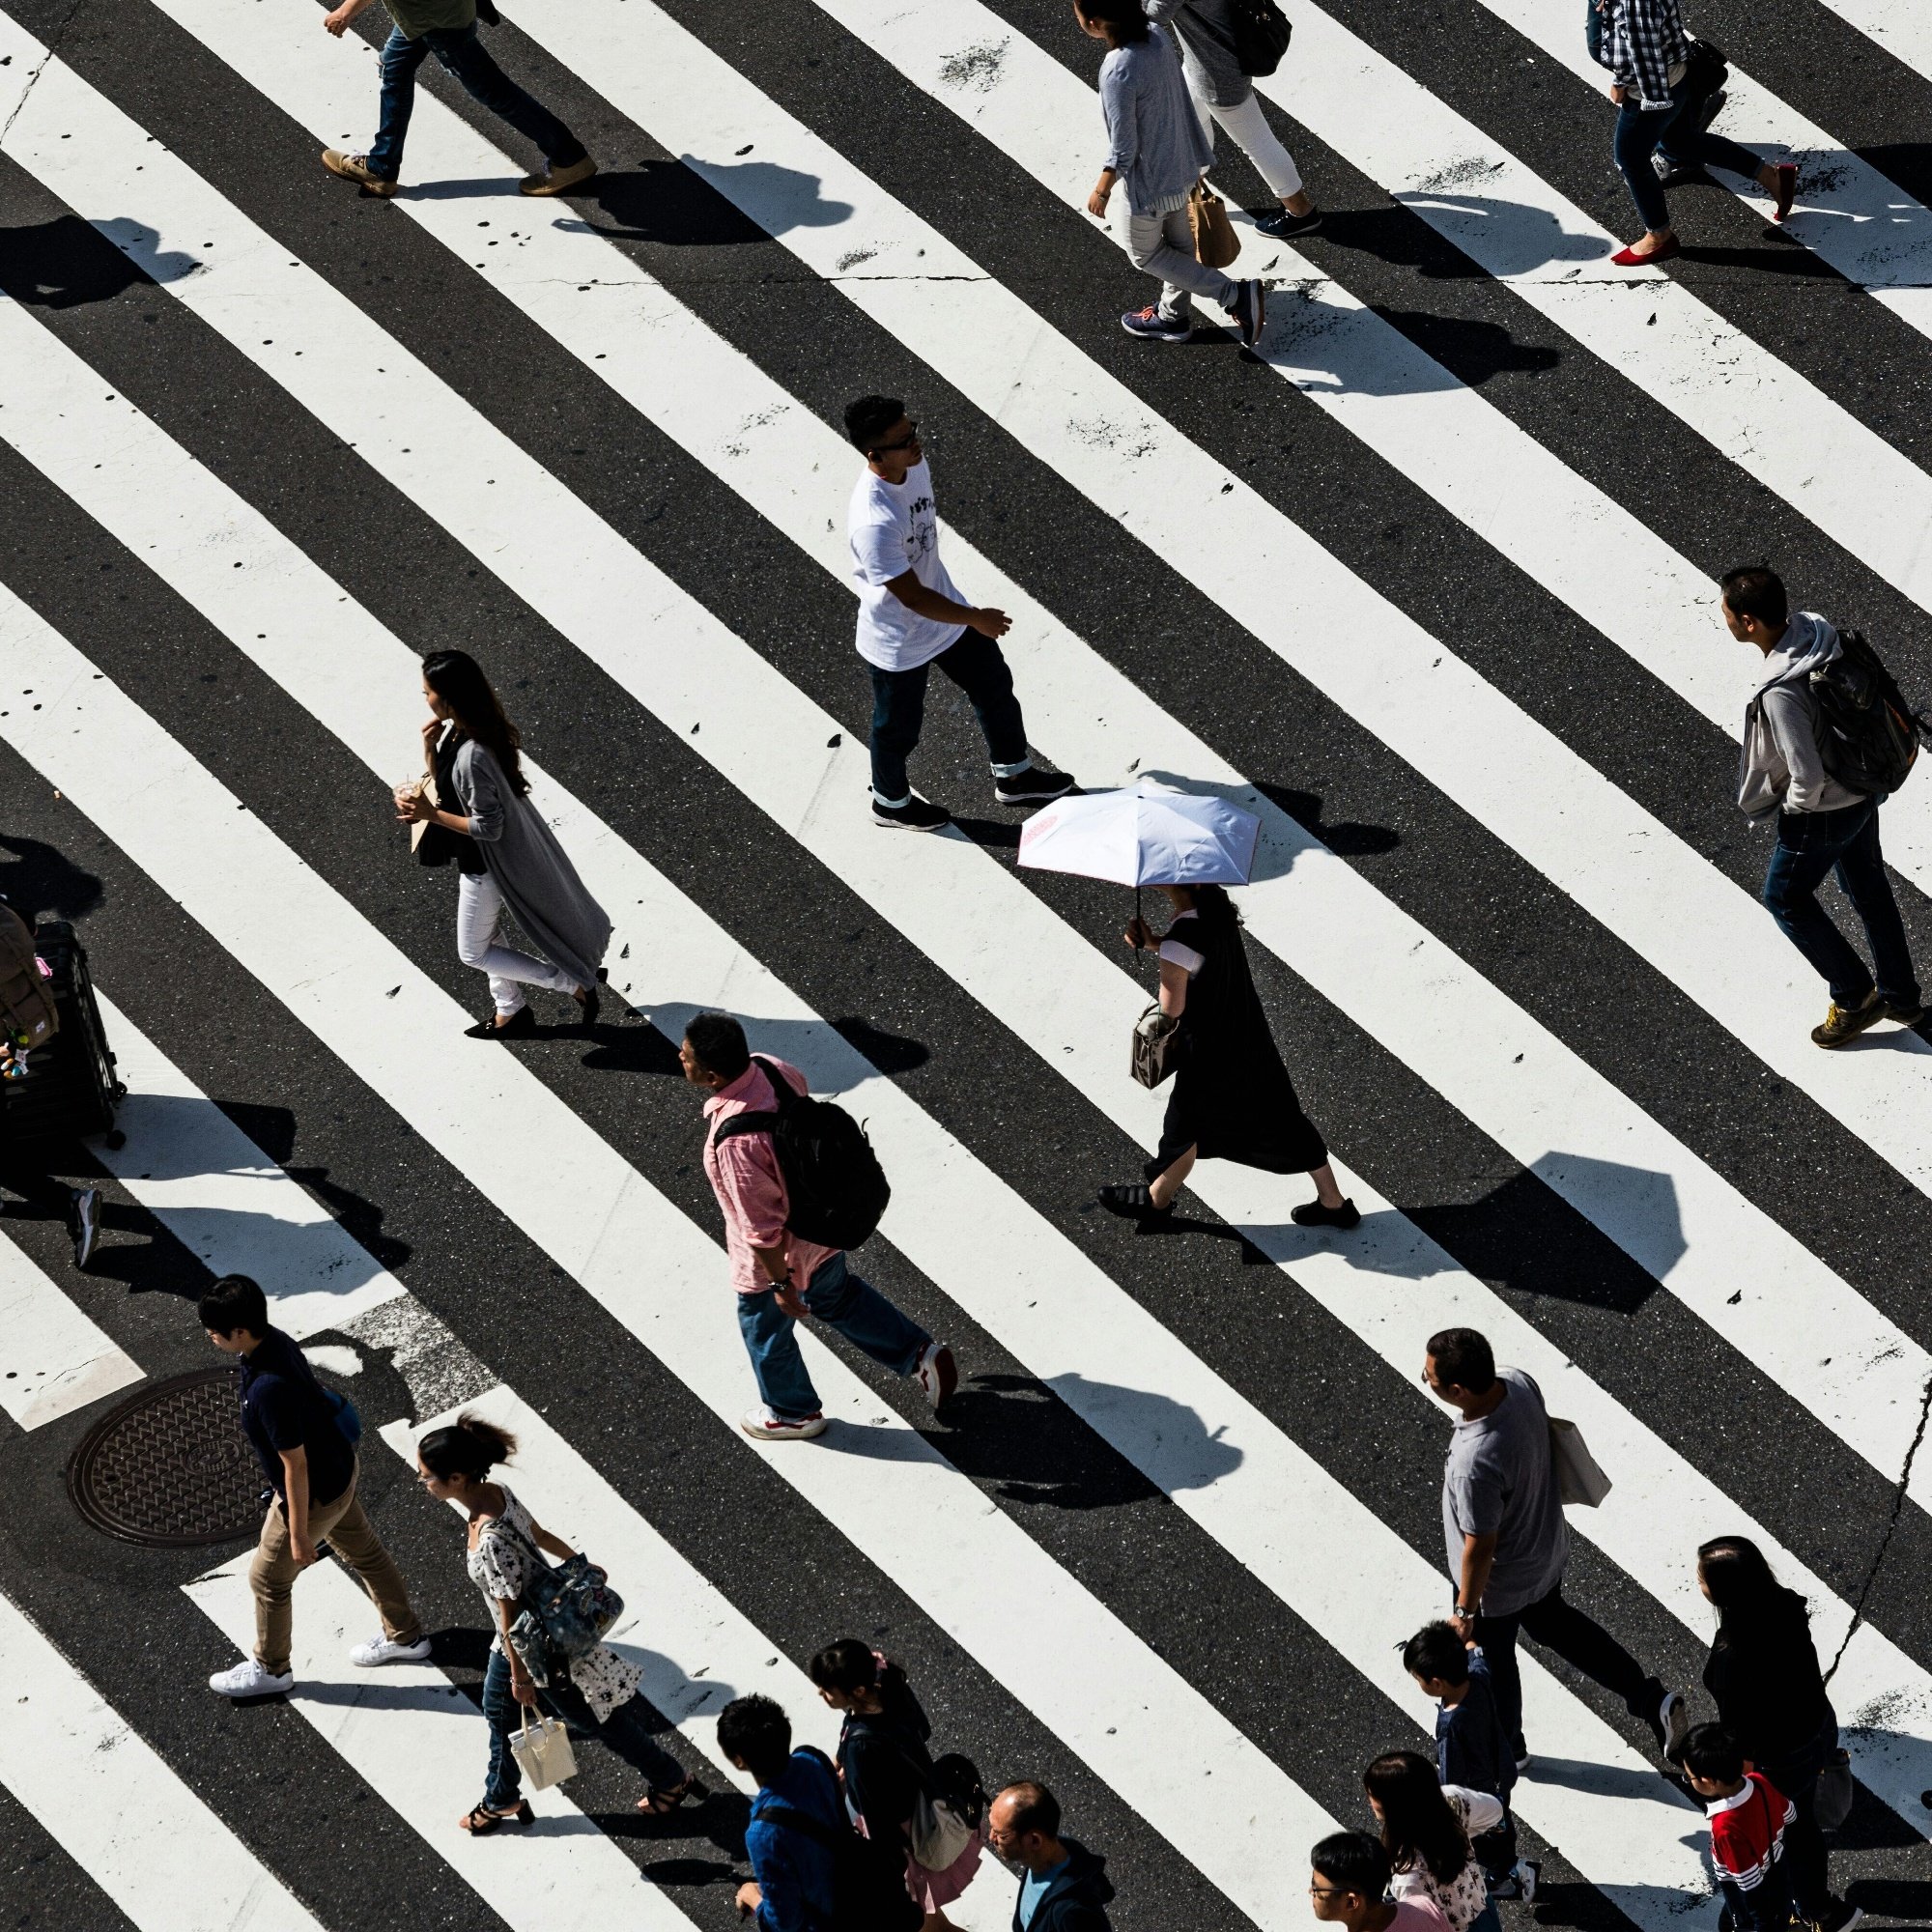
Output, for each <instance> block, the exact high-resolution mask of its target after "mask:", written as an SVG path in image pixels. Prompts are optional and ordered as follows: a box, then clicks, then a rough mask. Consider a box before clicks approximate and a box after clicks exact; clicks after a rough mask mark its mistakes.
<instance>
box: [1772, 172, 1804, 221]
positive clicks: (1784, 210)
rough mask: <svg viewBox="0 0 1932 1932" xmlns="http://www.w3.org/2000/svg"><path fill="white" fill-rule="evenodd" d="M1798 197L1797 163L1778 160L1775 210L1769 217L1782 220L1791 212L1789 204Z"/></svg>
mask: <svg viewBox="0 0 1932 1932" xmlns="http://www.w3.org/2000/svg"><path fill="white" fill-rule="evenodd" d="M1797 199H1798V163H1797V162H1796V161H1779V162H1778V164H1777V212H1776V213H1775V214H1774V215H1773V216H1772V217H1771V218H1772V219H1773V220H1774V221H1782V220H1783V219H1784V217H1785V216H1786V215H1787V214H1789V213H1791V204H1792V203H1793V202H1794V201H1796V200H1797Z"/></svg>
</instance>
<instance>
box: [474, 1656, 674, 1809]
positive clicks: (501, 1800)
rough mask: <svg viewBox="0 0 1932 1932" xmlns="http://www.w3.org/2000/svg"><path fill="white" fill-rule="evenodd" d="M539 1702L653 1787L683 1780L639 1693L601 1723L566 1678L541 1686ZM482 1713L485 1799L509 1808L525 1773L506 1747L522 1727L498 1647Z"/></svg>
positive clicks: (488, 1673)
mask: <svg viewBox="0 0 1932 1932" xmlns="http://www.w3.org/2000/svg"><path fill="white" fill-rule="evenodd" d="M537 1704H538V1707H539V1708H540V1709H541V1710H542V1711H543V1713H544V1715H545V1716H546V1717H550V1718H557V1719H561V1720H562V1721H563V1722H564V1723H565V1724H567V1725H568V1726H569V1727H570V1735H571V1737H572V1738H573V1739H578V1738H591V1737H594V1738H598V1739H601V1740H602V1741H603V1742H604V1743H605V1744H607V1745H609V1746H610V1747H611V1749H612V1750H613V1751H615V1752H616V1753H617V1755H618V1756H619V1757H620V1758H622V1759H623V1760H624V1762H625V1763H626V1764H628V1765H631V1766H633V1767H634V1768H635V1769H636V1770H638V1771H639V1772H641V1773H642V1774H643V1778H644V1782H645V1784H646V1785H648V1786H649V1787H650V1789H652V1790H653V1791H668V1790H669V1789H670V1788H671V1787H672V1786H673V1785H678V1784H682V1783H683V1782H684V1767H683V1766H682V1765H681V1764H679V1763H678V1761H677V1760H676V1758H674V1757H672V1756H671V1754H670V1752H669V1751H668V1750H666V1749H665V1747H663V1746H662V1745H661V1744H659V1743H658V1741H657V1739H656V1738H654V1737H653V1736H652V1735H651V1717H650V1712H649V1711H648V1710H647V1709H646V1708H645V1705H644V1700H643V1699H642V1698H641V1697H633V1698H632V1699H631V1701H630V1702H629V1703H628V1704H619V1705H618V1706H617V1708H616V1709H615V1710H614V1711H612V1712H611V1715H610V1717H609V1718H608V1719H606V1720H605V1721H604V1722H603V1723H601V1724H600V1723H599V1722H598V1721H597V1719H596V1718H595V1717H594V1716H593V1715H592V1714H591V1710H590V1706H589V1705H588V1704H587V1703H585V1702H584V1699H583V1693H582V1691H581V1690H579V1689H578V1688H577V1686H576V1685H574V1684H572V1683H571V1682H570V1681H569V1680H568V1679H567V1678H566V1679H565V1680H563V1681H562V1682H561V1683H557V1684H552V1685H550V1686H548V1687H544V1686H539V1687H538V1690H537ZM483 1716H484V1718H485V1719H486V1720H487V1721H488V1723H489V1726H490V1777H489V1781H488V1783H487V1784H485V1786H484V1787H483V1802H484V1804H487V1805H489V1807H490V1808H491V1810H493V1811H507V1810H509V1809H510V1807H511V1806H512V1805H513V1804H516V1802H517V1794H518V1793H519V1792H520V1791H522V1789H523V1788H524V1774H523V1773H522V1772H521V1771H519V1770H518V1769H517V1760H516V1757H515V1755H514V1754H513V1753H512V1752H511V1749H510V1738H511V1735H512V1733H513V1732H515V1731H518V1730H520V1729H521V1728H522V1727H523V1722H524V1712H523V1706H522V1705H521V1704H519V1703H518V1702H517V1700H516V1699H515V1698H514V1697H513V1696H511V1694H510V1661H509V1659H508V1658H506V1657H505V1656H504V1655H503V1653H502V1652H501V1651H500V1650H493V1651H492V1652H491V1653H490V1664H489V1667H488V1669H486V1670H485V1671H484V1673H483Z"/></svg>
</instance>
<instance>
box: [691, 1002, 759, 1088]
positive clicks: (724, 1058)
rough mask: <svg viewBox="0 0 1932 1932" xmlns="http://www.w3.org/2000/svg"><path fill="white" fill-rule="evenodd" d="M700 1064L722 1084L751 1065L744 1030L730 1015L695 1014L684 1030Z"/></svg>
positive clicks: (733, 1078) (750, 1055)
mask: <svg viewBox="0 0 1932 1932" xmlns="http://www.w3.org/2000/svg"><path fill="white" fill-rule="evenodd" d="M684 1037H685V1038H686V1039H688V1040H689V1041H690V1042H691V1050H692V1052H693V1053H695V1054H696V1056H697V1059H698V1064H699V1065H701V1066H703V1067H704V1069H705V1070H706V1071H707V1072H710V1073H715V1074H717V1076H718V1077H719V1079H721V1080H735V1079H737V1077H738V1076H739V1074H741V1073H742V1072H744V1070H745V1069H746V1067H748V1066H749V1065H751V1064H752V1049H751V1048H750V1047H749V1046H747V1045H746V1044H745V1029H744V1028H743V1027H741V1026H740V1025H739V1024H738V1022H737V1021H736V1020H734V1019H733V1018H732V1017H731V1015H730V1014H729V1013H693V1014H692V1016H691V1023H690V1025H688V1026H687V1027H686V1028H685V1030H684Z"/></svg>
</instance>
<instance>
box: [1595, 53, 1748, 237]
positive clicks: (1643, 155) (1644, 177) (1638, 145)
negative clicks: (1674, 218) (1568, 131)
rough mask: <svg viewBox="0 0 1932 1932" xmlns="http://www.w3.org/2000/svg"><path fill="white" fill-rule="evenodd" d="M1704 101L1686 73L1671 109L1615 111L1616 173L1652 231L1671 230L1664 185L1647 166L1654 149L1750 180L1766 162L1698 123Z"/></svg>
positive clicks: (1693, 164)
mask: <svg viewBox="0 0 1932 1932" xmlns="http://www.w3.org/2000/svg"><path fill="white" fill-rule="evenodd" d="M1703 100H1704V97H1703V96H1702V95H1701V94H1697V93H1695V92H1694V91H1693V87H1692V81H1691V76H1690V74H1688V73H1687V74H1686V75H1685V76H1684V78H1683V79H1682V80H1680V81H1679V82H1678V83H1677V85H1676V86H1675V87H1673V88H1672V89H1671V90H1670V105H1669V106H1668V107H1660V108H1658V109H1657V110H1656V111H1655V112H1653V113H1646V112H1645V111H1644V109H1642V108H1641V107H1639V106H1637V105H1636V103H1635V102H1634V101H1633V100H1626V101H1625V102H1624V104H1623V105H1622V106H1621V107H1619V108H1618V109H1617V133H1616V144H1615V153H1616V157H1617V169H1618V172H1619V173H1621V174H1622V176H1623V178H1624V185H1625V186H1627V187H1628V188H1629V189H1630V191H1631V199H1632V200H1633V201H1634V202H1635V203H1636V212H1637V213H1638V214H1640V215H1641V216H1642V217H1643V225H1644V227H1645V228H1646V229H1647V230H1649V231H1651V232H1652V233H1655V232H1656V231H1657V230H1659V229H1662V228H1668V227H1669V226H1670V205H1669V203H1668V202H1666V201H1665V200H1664V198H1663V184H1662V182H1660V181H1659V180H1658V178H1657V171H1656V169H1654V168H1653V167H1652V166H1651V165H1650V156H1651V154H1652V151H1653V150H1655V149H1657V148H1660V147H1661V148H1662V150H1663V152H1664V153H1665V154H1666V155H1668V156H1670V158H1671V159H1672V160H1673V161H1677V162H1679V163H1681V164H1682V165H1683V166H1685V167H1693V168H1694V167H1718V168H1728V169H1729V170H1730V172H1731V173H1732V174H1734V175H1743V176H1744V177H1745V178H1746V179H1747V180H1753V179H1755V177H1756V175H1757V171H1758V169H1759V168H1761V167H1762V166H1763V165H1764V163H1763V162H1762V161H1761V160H1759V158H1758V157H1757V156H1755V155H1754V154H1752V153H1751V152H1750V150H1749V149H1748V148H1741V147H1739V146H1738V144H1737V143H1736V142H1735V141H1727V140H1726V139H1725V138H1724V137H1723V135H1721V134H1713V133H1712V132H1711V131H1710V129H1709V128H1700V127H1699V126H1698V125H1697V116H1696V113H1695V110H1696V109H1697V108H1698V107H1699V106H1701V105H1702V104H1703Z"/></svg>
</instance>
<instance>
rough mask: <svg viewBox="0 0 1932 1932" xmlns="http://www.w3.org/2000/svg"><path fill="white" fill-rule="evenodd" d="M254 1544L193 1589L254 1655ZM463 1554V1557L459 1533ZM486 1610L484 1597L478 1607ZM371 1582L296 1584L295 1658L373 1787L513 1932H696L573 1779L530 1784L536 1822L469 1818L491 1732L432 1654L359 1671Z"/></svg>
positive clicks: (322, 1572) (320, 1708) (320, 1726)
mask: <svg viewBox="0 0 1932 1932" xmlns="http://www.w3.org/2000/svg"><path fill="white" fill-rule="evenodd" d="M253 1556H254V1552H253V1551H252V1550H250V1551H249V1552H247V1554H245V1555H241V1556H237V1557H235V1558H234V1559H233V1560H232V1561H230V1562H228V1563H225V1564H223V1565H222V1566H221V1568H220V1569H218V1570H212V1571H210V1572H209V1573H208V1575H207V1576H205V1577H197V1578H196V1579H195V1580H194V1581H193V1582H192V1583H186V1584H184V1585H183V1588H184V1589H185V1592H186V1593H187V1596H188V1598H189V1599H190V1601H191V1602H193V1603H194V1604H195V1605H196V1606H197V1607H198V1608H200V1609H201V1610H202V1611H204V1612H205V1613H206V1614H207V1616H208V1617H209V1619H210V1621H211V1622H213V1624H215V1625H216V1626H217V1627H218V1628H219V1629H220V1630H221V1631H223V1632H224V1633H225V1634H227V1636H228V1637H229V1638H230V1639H231V1641H233V1642H234V1644H235V1645H236V1647H237V1648H238V1649H239V1650H241V1652H242V1653H243V1654H244V1655H245V1654H247V1653H248V1652H249V1651H250V1650H252V1648H253V1647H254V1642H255V1602H254V1595H253V1592H252V1591H251V1590H250V1589H249V1587H248V1565H249V1563H250V1562H251V1561H252V1560H253ZM451 1561H452V1562H461V1561H462V1547H461V1544H460V1542H453V1544H452V1549H451ZM479 1609H480V1606H479ZM372 1616H373V1612H372V1611H371V1609H370V1607H369V1599H368V1597H367V1596H366V1595H365V1594H364V1593H363V1590H362V1587H361V1585H360V1584H358V1583H357V1582H356V1581H355V1578H354V1577H352V1576H351V1575H350V1574H349V1572H348V1571H346V1570H344V1569H342V1568H341V1567H340V1566H339V1565H337V1564H334V1563H321V1564H318V1565H316V1567H315V1568H314V1569H313V1570H311V1571H310V1572H309V1573H308V1574H307V1575H306V1576H305V1577H303V1578H302V1579H301V1582H300V1584H299V1585H298V1589H297V1593H296V1616H295V1627H294V1634H293V1637H292V1640H291V1643H290V1655H289V1662H290V1664H291V1666H292V1668H293V1669H294V1671H295V1673H296V1678H297V1682H298V1691H297V1693H296V1694H295V1695H294V1696H292V1697H291V1698H290V1700H289V1701H290V1703H291V1705H292V1707H293V1708H294V1709H295V1710H296V1711H297V1712H298V1713H299V1714H300V1715H301V1717H302V1718H304V1719H306V1720H307V1721H308V1722H309V1723H310V1724H312V1725H313V1726H314V1727H315V1729H316V1730H317V1731H318V1732H319V1733H320V1734H321V1735H322V1737H323V1738H324V1739H325V1740H326V1741H327V1744H328V1746H329V1747H330V1748H331V1749H332V1750H334V1751H335V1752H337V1753H338V1754H339V1755H340V1756H341V1757H342V1759H343V1760H344V1761H345V1762H346V1763H347V1764H348V1765H349V1766H350V1768H351V1769H352V1770H354V1771H355V1774H356V1776H359V1777H360V1778H361V1779H362V1780H363V1782H364V1783H366V1784H367V1785H368V1786H369V1787H370V1789H371V1790H372V1791H374V1792H375V1793H376V1795H377V1797H379V1798H380V1799H382V1800H383V1802H384V1804H387V1805H388V1806H389V1807H390V1809H391V1810H393V1811H394V1812H395V1813H396V1814H397V1815H398V1816H399V1817H400V1818H401V1819H402V1820H403V1821H404V1823H406V1824H408V1825H410V1826H412V1828H413V1829H414V1830H415V1831H416V1832H417V1833H420V1834H421V1836H422V1839H423V1842H424V1843H425V1844H427V1845H428V1846H429V1848H430V1850H431V1851H433V1852H435V1853H436V1854H437V1855H438V1856H439V1857H440V1858H441V1859H442V1860H443V1861H445V1862H446V1863H447V1864H448V1865H449V1868H450V1873H451V1876H452V1877H453V1878H454V1879H455V1880H456V1881H457V1882H459V1883H460V1884H462V1885H464V1886H466V1887H468V1888H469V1889H471V1890H473V1891H474V1892H476V1893H477V1895H478V1896H480V1897H481V1898H482V1900H483V1901H484V1903H485V1904H486V1905H488V1906H489V1907H490V1908H491V1910H492V1911H494V1912H495V1913H496V1914H497V1917H498V1918H501V1919H502V1920H503V1922H504V1923H505V1924H506V1925H509V1926H511V1927H512V1928H513V1932H554V1928H555V1927H556V1926H557V1925H559V1924H578V1925H608V1924H610V1923H611V1922H612V1921H613V1918H615V1916H616V1915H618V1914H622V1915H625V1916H624V1917H623V1918H621V1919H620V1920H618V1921H617V1922H621V1923H623V1924H626V1925H631V1924H636V1925H638V1926H639V1927H642V1928H644V1932H690V1925H691V1921H690V1920H689V1919H688V1918H685V1916H684V1914H683V1913H682V1912H680V1911H679V1910H678V1909H677V1907H676V1906H675V1905H673V1904H672V1903H671V1902H670V1900H669V1899H668V1897H666V1895H665V1894H664V1893H663V1892H662V1891H660V1890H659V1889H658V1888H657V1887H656V1886H654V1885H653V1884H651V1882H650V1881H649V1880H648V1879H647V1878H645V1876H644V1875H643V1873H642V1872H641V1871H639V1869H638V1867H637V1866H636V1865H634V1864H633V1863H632V1862H631V1861H630V1860H629V1859H628V1858H627V1857H625V1855H624V1853H623V1852H622V1851H621V1850H620V1849H619V1848H618V1847H617V1845H616V1844H615V1843H614V1842H613V1841H612V1840H611V1839H610V1838H608V1837H606V1836H605V1835H604V1833H602V1832H601V1831H599V1830H598V1828H597V1825H596V1823H595V1821H594V1820H592V1819H590V1818H588V1817H586V1816H585V1815H584V1814H583V1813H582V1811H580V1810H579V1809H578V1808H577V1806H576V1805H575V1804H573V1803H572V1802H571V1799H570V1786H569V1785H568V1784H567V1783H566V1784H561V1785H554V1786H553V1787H552V1788H551V1789H550V1790H548V1791H529V1790H526V1792H525V1796H526V1797H527V1798H528V1800H529V1802H530V1808H531V1809H532V1810H533V1811H534V1812H535V1813H536V1823H535V1824H533V1825H531V1826H529V1827H527V1828H525V1829H522V1830H512V1831H502V1832H497V1833H492V1834H491V1835H490V1836H489V1837H488V1838H487V1839H483V1838H472V1837H471V1836H470V1835H469V1833H467V1832H465V1831H464V1830H463V1829H462V1828H461V1826H460V1825H459V1824H458V1822H457V1821H458V1820H459V1819H460V1818H462V1817H463V1816H464V1814H465V1813H466V1812H468V1811H469V1807H470V1806H471V1805H472V1804H476V1803H477V1802H478V1801H479V1800H480V1799H481V1798H482V1796H483V1778H484V1772H485V1769H486V1767H487V1763H488V1752H489V1733H488V1730H487V1729H486V1727H485V1725H484V1723H483V1719H482V1718H481V1716H480V1715H478V1714H477V1712H476V1711H475V1710H474V1709H473V1708H472V1707H471V1705H470V1703H469V1699H468V1698H467V1697H465V1696H464V1694H463V1692H462V1691H461V1690H458V1689H457V1688H456V1686H455V1685H453V1684H452V1683H451V1682H450V1681H449V1679H448V1678H447V1677H445V1676H444V1675H443V1674H442V1672H441V1671H440V1670H439V1669H438V1668H437V1667H436V1666H435V1664H433V1663H390V1664H384V1666H383V1667H382V1668H381V1669H380V1670H358V1669H357V1668H356V1667H355V1664H353V1663H351V1662H349V1658H348V1651H349V1647H350V1645H351V1644H354V1643H358V1642H361V1641H364V1640H365V1639H366V1638H368V1637H369V1636H370V1634H372V1633H371V1629H370V1624H371V1619H372Z"/></svg>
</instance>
